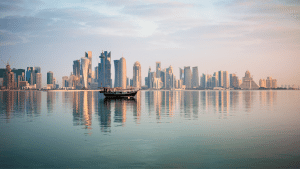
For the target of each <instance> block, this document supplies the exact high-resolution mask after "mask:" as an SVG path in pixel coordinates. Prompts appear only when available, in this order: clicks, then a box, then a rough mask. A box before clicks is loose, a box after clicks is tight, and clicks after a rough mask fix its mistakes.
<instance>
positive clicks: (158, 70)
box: [156, 62, 161, 78]
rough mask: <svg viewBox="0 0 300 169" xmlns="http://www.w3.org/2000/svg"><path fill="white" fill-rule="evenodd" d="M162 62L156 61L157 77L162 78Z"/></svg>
mask: <svg viewBox="0 0 300 169" xmlns="http://www.w3.org/2000/svg"><path fill="white" fill-rule="evenodd" d="M160 71H161V63H160V62H156V78H160Z"/></svg>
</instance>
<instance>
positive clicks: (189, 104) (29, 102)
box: [0, 90, 277, 133]
mask: <svg viewBox="0 0 300 169" xmlns="http://www.w3.org/2000/svg"><path fill="white" fill-rule="evenodd" d="M60 93H61V98H60ZM42 95H44V96H45V97H44V98H45V100H44V102H45V103H46V107H45V112H48V114H53V112H54V111H55V110H57V112H63V113H64V112H68V111H60V108H61V107H62V108H64V109H65V110H70V111H71V112H72V115H73V125H74V126H83V127H84V128H85V129H88V130H91V129H92V126H93V124H92V121H93V120H92V116H93V113H94V112H95V115H96V116H98V117H97V118H96V119H98V121H99V123H100V129H101V131H103V132H111V127H112V124H113V126H115V127H119V126H122V127H124V126H126V123H127V121H128V117H131V118H133V121H134V122H135V123H136V124H140V123H142V117H143V116H148V117H154V118H155V120H156V122H157V123H161V122H172V118H174V117H175V116H180V117H181V118H184V119H188V120H190V119H194V120H196V119H198V118H199V115H201V114H210V113H218V116H219V118H221V119H226V118H228V117H229V116H230V115H234V113H239V112H247V113H250V112H252V111H253V107H254V104H255V103H256V102H257V101H259V105H260V106H261V107H264V106H267V107H268V109H272V107H273V105H274V104H275V103H276V100H277V91H267V90H262V91H229V90H223V91H158V90H154V91H140V92H138V93H137V95H136V97H135V99H134V100H130V99H129V100H128V99H104V97H100V96H99V94H98V92H90V91H81V92H55V91H48V92H40V91H1V92H0V101H1V105H0V108H1V112H0V114H1V119H6V120H7V122H9V119H11V118H12V117H14V116H19V117H24V116H25V115H26V116H29V117H38V116H40V115H41V113H42V112H43V110H42V103H43V101H42ZM142 112H144V114H143V113H142ZM89 133H90V132H89Z"/></svg>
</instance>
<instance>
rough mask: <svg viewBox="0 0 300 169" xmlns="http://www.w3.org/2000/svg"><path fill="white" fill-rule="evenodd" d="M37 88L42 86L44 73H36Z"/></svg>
mask: <svg viewBox="0 0 300 169" xmlns="http://www.w3.org/2000/svg"><path fill="white" fill-rule="evenodd" d="M35 77H36V89H41V88H42V73H36V75H35Z"/></svg>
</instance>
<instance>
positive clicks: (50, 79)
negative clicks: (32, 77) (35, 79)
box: [47, 71, 53, 89]
mask: <svg viewBox="0 0 300 169" xmlns="http://www.w3.org/2000/svg"><path fill="white" fill-rule="evenodd" d="M47 87H48V88H50V89H51V88H53V72H51V71H49V72H47Z"/></svg>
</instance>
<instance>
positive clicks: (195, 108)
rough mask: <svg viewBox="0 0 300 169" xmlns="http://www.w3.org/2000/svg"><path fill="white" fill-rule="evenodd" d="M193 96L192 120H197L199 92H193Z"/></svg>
mask: <svg viewBox="0 0 300 169" xmlns="http://www.w3.org/2000/svg"><path fill="white" fill-rule="evenodd" d="M192 96H193V118H194V119H197V118H198V112H199V91H195V92H193V93H192Z"/></svg>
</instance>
